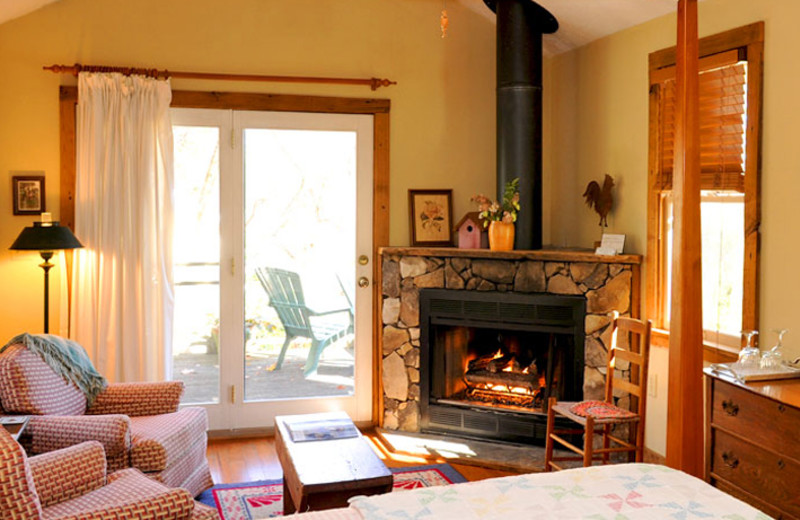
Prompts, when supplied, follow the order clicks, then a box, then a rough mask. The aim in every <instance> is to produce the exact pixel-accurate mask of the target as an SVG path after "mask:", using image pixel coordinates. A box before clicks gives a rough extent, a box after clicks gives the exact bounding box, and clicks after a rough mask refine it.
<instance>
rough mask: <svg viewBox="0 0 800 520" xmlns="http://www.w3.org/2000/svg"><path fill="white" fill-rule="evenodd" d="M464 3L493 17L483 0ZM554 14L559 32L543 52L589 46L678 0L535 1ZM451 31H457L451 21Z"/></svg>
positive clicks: (546, 39)
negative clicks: (590, 43)
mask: <svg viewBox="0 0 800 520" xmlns="http://www.w3.org/2000/svg"><path fill="white" fill-rule="evenodd" d="M461 1H462V2H463V4H464V5H466V6H467V7H469V8H470V9H472V10H473V11H475V12H478V13H480V14H482V15H484V16H486V17H488V18H490V19H492V20H494V13H492V12H491V11H490V10H489V8H488V7H486V4H484V3H483V0H461ZM536 3H538V4H539V5H541V6H542V7H544V8H546V9H547V10H548V11H550V12H551V13H553V16H555V17H556V19H557V20H558V23H559V28H558V32H556V33H555V34H549V35H545V36H544V42H543V43H544V52H545V54H547V55H553V54H559V53H561V52H565V51H568V50H570V49H575V48H577V47H581V46H583V45H586V44H587V43H589V42H592V41H594V40H597V39H600V38H602V37H603V36H608V35H609V34H614V33H615V32H619V31H621V30H623V29H627V28H628V27H633V26H634V25H639V24H641V23H644V22H646V21H648V20H652V19H653V18H658V17H659V16H663V15H665V14H667V13H670V12H674V11H675V10H676V8H677V5H678V3H677V0H536ZM450 30H451V31H457V30H458V28H457V27H454V26H453V24H452V21H451V25H450Z"/></svg>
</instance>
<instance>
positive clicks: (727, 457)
mask: <svg viewBox="0 0 800 520" xmlns="http://www.w3.org/2000/svg"><path fill="white" fill-rule="evenodd" d="M722 462H724V463H725V465H726V466H728V467H729V468H731V469H736V466H738V465H739V459H738V458H736V457H735V456H734V455H733V453H731V452H729V451H726V452H723V453H722Z"/></svg>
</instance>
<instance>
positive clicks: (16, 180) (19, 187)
mask: <svg viewBox="0 0 800 520" xmlns="http://www.w3.org/2000/svg"><path fill="white" fill-rule="evenodd" d="M11 193H12V195H13V197H14V201H13V207H14V215H38V214H40V213H42V212H43V211H45V198H44V175H14V176H12V177H11Z"/></svg>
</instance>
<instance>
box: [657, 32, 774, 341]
mask: <svg viewBox="0 0 800 520" xmlns="http://www.w3.org/2000/svg"><path fill="white" fill-rule="evenodd" d="M700 54H701V56H700V64H699V65H700V67H699V78H698V79H699V85H698V86H699V92H698V94H699V100H698V101H699V114H698V116H699V119H698V124H699V127H700V128H699V130H700V143H699V144H700V172H699V175H700V188H701V202H700V217H701V229H702V239H701V240H702V277H703V329H704V334H705V341H706V343H707V345H718V346H719V345H729V346H732V347H738V346H739V331H740V330H742V329H755V328H758V281H759V280H758V278H759V277H758V268H759V242H760V235H759V225H760V215H761V210H760V204H761V202H760V201H761V194H760V182H759V176H760V174H761V162H760V157H761V154H760V151H759V147H760V142H761V104H762V91H763V88H762V86H763V67H764V24H763V22H757V23H755V24H751V25H746V26H743V27H739V28H736V29H731V30H729V31H726V32H723V33H719V34H715V35H712V36H708V37H705V38H702V39H701V40H700ZM648 59H649V78H650V80H649V90H650V95H649V140H648V142H649V152H648V164H649V173H648V194H647V197H648V202H647V263H646V265H645V276H646V297H647V300H646V304H647V316H648V318H649V319H652V320H653V323H654V326H655V327H656V328H657V329H660V330H661V331H664V332H666V333H667V334H668V332H669V318H670V316H669V314H670V305H671V298H670V290H671V276H672V236H673V233H672V231H673V230H672V216H673V209H674V208H673V203H672V177H673V170H674V163H675V137H676V136H675V114H676V104H677V102H678V100H677V99H676V97H675V96H676V81H675V72H676V71H675V60H676V48H675V47H672V48H669V49H662V50H659V51H655V52H653V53H651V54H650V55H649V57H648ZM688 173H691V174H695V175H696V174H697V172H687V174H688ZM658 334H659V333H657V334H656V335H657V336H658Z"/></svg>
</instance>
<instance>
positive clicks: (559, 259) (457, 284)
mask: <svg viewBox="0 0 800 520" xmlns="http://www.w3.org/2000/svg"><path fill="white" fill-rule="evenodd" d="M378 254H379V257H378V261H379V262H380V265H379V268H378V274H379V279H378V280H377V281H376V283H377V289H378V291H377V293H378V295H379V298H378V302H377V309H376V310H377V316H376V323H375V325H376V328H377V330H376V332H377V333H376V335H375V336H376V340H377V341H376V345H375V354H376V355H375V375H376V381H375V383H376V384H375V386H374V390H375V392H374V396H375V397H374V398H375V400H376V402H375V412H376V414H375V417H376V419H377V421H378V422H379V424H380V425H381V426H382V427H384V428H386V429H400V430H405V431H418V429H419V398H420V387H419V382H420V371H419V367H420V364H419V363H420V324H419V291H420V289H425V288H443V289H455V290H464V291H499V292H518V293H549V294H562V295H581V296H583V297H585V298H586V301H587V308H586V312H587V315H586V324H585V334H586V342H585V345H586V348H585V361H586V368H585V372H584V378H583V381H584V398H586V399H595V398H600V399H602V398H603V388H604V385H605V364H606V352H607V344H608V342H609V339H610V328H609V324H610V318H609V317H608V313H609V312H610V311H618V312H619V313H620V314H622V315H627V316H632V317H634V318H638V317H639V316H640V295H639V291H640V284H641V270H640V266H641V263H642V257H641V255H615V256H601V255H595V254H594V252H592V251H591V250H579V249H557V248H551V249H542V250H532V251H505V252H497V251H490V250H488V249H457V248H425V247H382V248H380V249H379V250H378Z"/></svg>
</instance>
